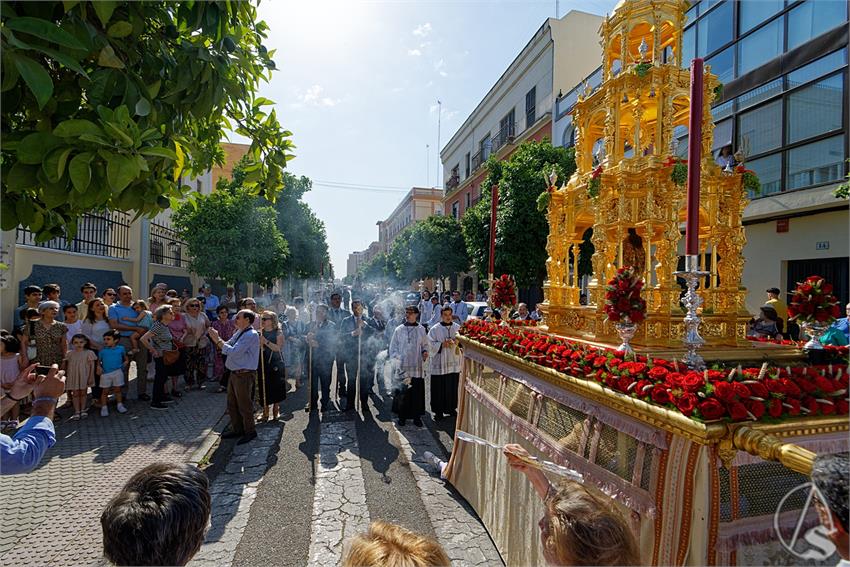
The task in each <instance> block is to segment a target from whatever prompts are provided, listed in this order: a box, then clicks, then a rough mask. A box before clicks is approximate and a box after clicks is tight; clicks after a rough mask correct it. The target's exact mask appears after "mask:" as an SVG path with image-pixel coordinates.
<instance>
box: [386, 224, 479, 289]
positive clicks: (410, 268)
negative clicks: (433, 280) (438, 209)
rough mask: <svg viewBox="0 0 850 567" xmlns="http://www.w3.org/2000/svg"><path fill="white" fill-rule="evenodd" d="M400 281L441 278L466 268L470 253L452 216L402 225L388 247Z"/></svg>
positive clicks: (458, 225) (467, 267)
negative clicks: (404, 226) (401, 228)
mask: <svg viewBox="0 0 850 567" xmlns="http://www.w3.org/2000/svg"><path fill="white" fill-rule="evenodd" d="M390 261H391V262H392V264H393V266H394V267H395V271H396V275H397V276H398V277H399V279H401V280H402V281H408V282H409V281H411V280H414V279H420V278H426V277H442V276H447V275H450V274H456V273H458V272H463V271H465V270H467V269H469V256H468V254H467V252H466V247H465V245H464V241H463V235H462V234H461V229H460V223H459V222H458V221H457V219H455V218H454V217H444V216H433V217H428V218H427V219H425V220H424V221H421V222H417V223H415V224H412V225H410V226H408V227H407V228H405V229H404V230H403V231H401V233H399V235H398V236H397V237H396V239H395V240H394V241H393V245H392V247H391V248H390Z"/></svg>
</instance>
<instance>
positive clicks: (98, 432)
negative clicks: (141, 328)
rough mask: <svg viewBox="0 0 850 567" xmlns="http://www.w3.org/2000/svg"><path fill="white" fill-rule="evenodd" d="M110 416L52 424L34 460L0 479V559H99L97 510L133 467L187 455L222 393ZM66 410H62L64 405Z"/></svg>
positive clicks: (218, 410) (211, 421)
mask: <svg viewBox="0 0 850 567" xmlns="http://www.w3.org/2000/svg"><path fill="white" fill-rule="evenodd" d="M131 404H132V405H130V406H129V409H130V412H129V413H127V414H124V415H121V414H119V413H117V412H116V411H115V410H114V406H113V407H112V409H111V413H110V415H109V417H105V418H101V417H100V415H99V414H96V413H95V412H92V413H91V414H90V417H89V418H88V419H86V420H83V421H64V422H62V423H60V424H59V425H58V426H57V431H56V437H57V440H56V445H54V446H53V448H51V449H50V450H49V451H48V452H47V455H45V458H44V460H43V462H42V464H41V465H40V467H39V468H38V469H37V470H35V471H33V472H31V473H29V474H26V475H16V476H6V477H3V480H2V482H0V502H2V503H3V530H2V532H0V564H3V565H51V566H52V567H59V566H62V565H84V564H93V563H97V562H99V561H100V560H101V557H102V547H101V538H102V536H101V529H100V514H101V512H102V511H103V508H104V506H105V505H106V503H107V502H108V501H109V499H110V498H111V497H112V496H114V495H115V494H116V493H117V492H118V490H119V489H120V488H121V487H122V486H123V484H124V483H125V482H126V481H127V480H128V479H129V478H130V476H132V475H133V473H135V472H136V471H138V470H139V469H141V468H143V467H144V466H146V465H148V464H151V463H154V462H158V461H166V462H188V461H189V459H190V457H191V456H192V453H193V452H194V451H195V450H197V449H198V447H200V445H201V444H202V442H203V441H204V439H205V437H206V436H207V434H208V433H209V432H210V430H211V429H212V427H213V426H214V425H215V424H216V422H217V421H218V420H219V419H220V418H221V417H222V415H223V414H224V409H225V397H224V394H213V393H210V392H209V391H206V390H204V391H192V392H187V393H186V394H184V397H183V398H182V400H180V401H178V402H176V403H174V404H170V409H168V410H167V411H154V410H151V409H150V408H149V407H148V405H147V404H146V403H139V402H136V403H132V402H131ZM66 411H67V410H66Z"/></svg>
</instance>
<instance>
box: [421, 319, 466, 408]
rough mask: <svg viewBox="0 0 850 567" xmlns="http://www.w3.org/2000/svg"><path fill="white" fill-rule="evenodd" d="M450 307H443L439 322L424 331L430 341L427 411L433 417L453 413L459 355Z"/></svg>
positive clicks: (454, 323)
mask: <svg viewBox="0 0 850 567" xmlns="http://www.w3.org/2000/svg"><path fill="white" fill-rule="evenodd" d="M452 316H453V312H452V308H451V307H443V308H442V311H441V313H440V323H439V324H437V325H434V326H433V327H431V329H430V330H429V331H428V342H429V343H430V344H431V354H432V357H431V411H432V412H434V419H435V420H440V419H442V418H443V414H448V415H452V416H453V415H457V385H458V378H459V377H460V366H461V362H462V361H463V355H462V354H461V350H460V343H459V342H458V340H457V334H458V331H459V330H460V325H458V324H457V323H456V322H454V321H453V320H452Z"/></svg>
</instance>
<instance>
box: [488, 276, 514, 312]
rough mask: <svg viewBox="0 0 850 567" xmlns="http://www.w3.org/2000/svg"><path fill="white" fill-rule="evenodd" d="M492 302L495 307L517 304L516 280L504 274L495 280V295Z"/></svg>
mask: <svg viewBox="0 0 850 567" xmlns="http://www.w3.org/2000/svg"><path fill="white" fill-rule="evenodd" d="M490 302H491V303H492V304H493V308H494V309H500V308H502V307H513V306H514V305H516V282H514V279H513V278H512V277H511V276H509V275H507V274H502V277H500V278H499V279H497V280H496V281H495V282H493V295H492V297H491V299H490Z"/></svg>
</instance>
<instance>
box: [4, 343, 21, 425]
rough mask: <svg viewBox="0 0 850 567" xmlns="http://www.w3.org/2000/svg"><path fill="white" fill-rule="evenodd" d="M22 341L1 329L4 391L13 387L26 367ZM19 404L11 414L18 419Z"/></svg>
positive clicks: (13, 408)
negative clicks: (22, 355) (22, 354)
mask: <svg viewBox="0 0 850 567" xmlns="http://www.w3.org/2000/svg"><path fill="white" fill-rule="evenodd" d="M20 352H21V341H19V340H18V339H17V337H15V336H13V335H11V334H9V332H7V331H5V330H3V331H0V383H2V387H3V390H4V391H9V390H11V389H12V384H14V383H15V380H17V379H18V374H20V373H21V370H23V369H24V365H23V363H24V360H23V358H22V357H21V354H20ZM19 412H20V408H19V404H15V405H14V406H12V409H11V410H9V415H10V416H11V418H12V419H13V420H16V419H18V415H19Z"/></svg>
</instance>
